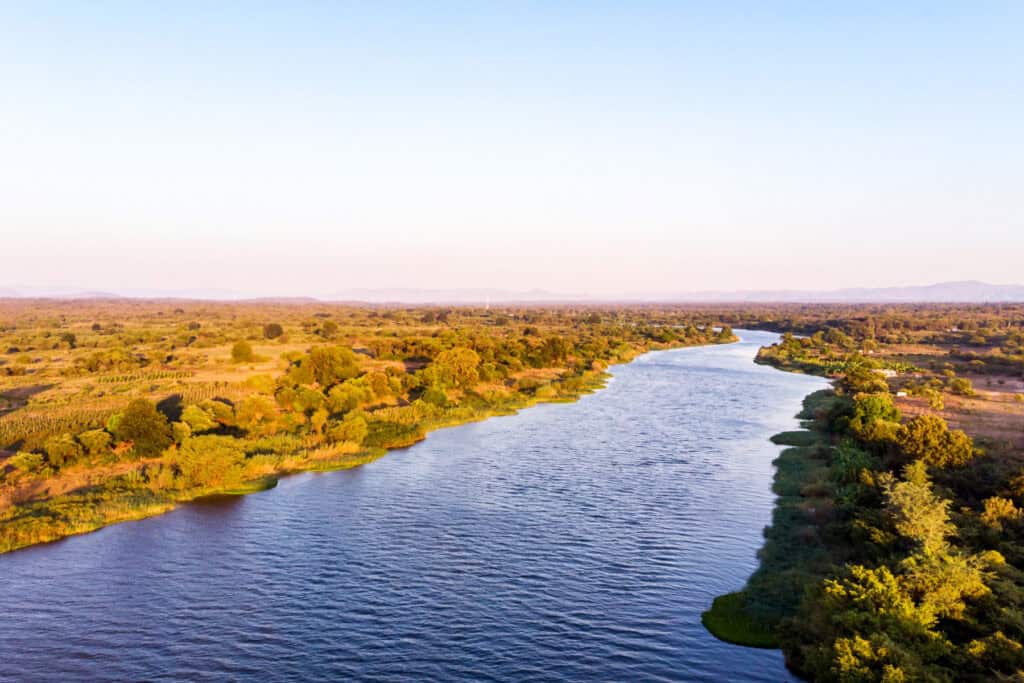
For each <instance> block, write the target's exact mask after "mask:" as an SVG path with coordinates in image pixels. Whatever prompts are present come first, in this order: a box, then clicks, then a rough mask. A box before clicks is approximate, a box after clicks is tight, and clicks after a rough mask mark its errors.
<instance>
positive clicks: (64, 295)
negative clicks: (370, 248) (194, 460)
mask: <svg viewBox="0 0 1024 683" xmlns="http://www.w3.org/2000/svg"><path fill="white" fill-rule="evenodd" d="M0 298H6V299H36V298H41V299H70V300H85V299H180V300H199V301H273V302H281V303H288V302H292V303H302V302H308V303H313V302H323V303H329V302H346V303H372V304H421V305H422V304H482V303H495V304H500V303H599V302H617V303H1014V302H1024V285H1014V284H1010V285H996V284H991V283H987V282H982V281H980V280H958V281H949V282H938V283H933V284H928V285H908V286H896V287H845V288H840V289H831V290H811V289H806V290H804V289H764V290H761V289H758V290H699V291H689V292H686V291H684V292H678V293H675V294H671V295H660V294H658V295H649V296H644V295H633V296H622V297H600V296H592V295H587V294H565V293H559V292H552V291H549V290H545V289H540V288H534V289H530V290H521V291H515V290H507V289H500V288H450V289H433V288H423V289H418V288H411V287H394V288H386V287H381V288H369V287H367V288H353V289H347V290H339V291H337V292H335V293H333V294H331V295H328V296H301V295H293V296H288V295H283V296H273V295H265V294H263V295H260V294H251V293H245V292H238V291H233V290H228V289H220V288H217V289H201V288H193V289H182V290H158V289H132V290H123V291H122V292H108V291H102V290H95V289H84V288H76V287H0Z"/></svg>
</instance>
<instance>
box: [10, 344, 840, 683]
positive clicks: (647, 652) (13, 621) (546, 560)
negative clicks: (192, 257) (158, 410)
mask: <svg viewBox="0 0 1024 683" xmlns="http://www.w3.org/2000/svg"><path fill="white" fill-rule="evenodd" d="M738 334H740V335H741V337H742V341H741V342H740V343H737V344H731V345H727V346H711V347H699V348H689V349H678V350H672V351H659V352H653V353H649V354H646V355H644V356H641V357H640V358H638V359H636V360H635V361H633V362H632V363H630V364H627V365H622V366H617V367H615V368H614V369H613V373H614V377H613V379H612V380H611V381H610V383H609V385H608V386H607V388H605V389H604V390H602V391H599V392H597V393H595V394H592V395H589V396H585V397H583V398H582V399H581V400H580V401H578V402H576V403H571V404H547V405H540V406H536V407H533V408H528V409H526V410H524V411H522V412H521V413H519V414H518V415H513V416H507V417H499V418H493V419H490V420H487V421H484V422H479V423H474V424H468V425H463V426H460V427H454V428H450V429H445V430H441V431H438V432H434V433H432V434H430V435H429V436H428V438H427V439H426V441H424V442H422V443H420V444H417V445H416V446H413V447H411V448H408V449H405V450H401V451H396V452H394V453H391V454H389V455H387V456H386V457H384V458H382V459H380V460H378V461H376V462H373V463H371V464H369V465H365V466H363V467H360V468H357V469H353V470H346V471H341V472H330V473H322V474H303V475H297V476H293V477H288V478H285V479H282V480H281V482H280V484H279V485H278V487H277V488H275V489H273V490H270V491H266V492H262V493H258V494H254V495H250V496H244V497H240V498H237V499H232V500H228V501H219V502H208V503H194V504H189V505H185V506H183V507H181V508H179V509H177V510H175V511H173V512H171V513H169V514H166V515H163V516H160V517H154V518H150V519H146V520H142V521H139V522H132V523H126V524H120V525H116V526H112V527H108V528H106V529H102V530H100V531H98V532H95V533H91V534H86V535H84V536H78V537H73V538H69V539H65V540H63V541H60V542H58V543H53V544H50V545H45V546H38V547H33V548H27V549H24V550H21V551H17V552H14V553H11V554H8V555H3V556H0V586H2V590H0V679H3V680H7V679H11V680H89V681H100V680H189V681H201V680H218V681H219V680H252V681H263V680H291V681H300V680H311V679H334V680H343V679H360V680H374V681H378V680H379V681H385V680H440V681H460V680H462V681H486V680H495V681H497V680H500V681H509V680H524V681H541V680H600V681H638V680H652V681H657V680H664V681H670V680H671V681H732V682H736V681H785V680H792V679H791V677H790V675H789V674H788V673H787V672H786V670H785V668H784V667H783V664H782V656H781V654H780V653H779V652H777V651H771V650H754V649H747V648H742V647H736V646H732V645H728V644H725V643H722V642H719V641H717V640H715V639H714V638H713V637H712V636H710V635H709V634H707V633H706V632H705V631H704V629H703V627H702V626H701V623H700V613H701V612H702V611H703V610H704V609H706V608H707V607H708V605H709V604H710V602H711V600H712V598H713V597H715V596H716V595H719V594H721V593H724V592H728V591H732V590H736V589H738V588H740V587H741V586H742V585H743V583H744V582H745V580H746V578H747V576H749V574H750V573H751V572H752V571H753V569H754V568H755V566H756V559H755V552H756V550H757V548H758V547H759V546H760V545H761V531H762V529H763V527H764V526H765V525H766V524H768V522H769V520H770V518H771V508H772V502H773V495H772V493H771V490H770V488H771V480H772V473H773V468H772V465H771V462H772V460H773V459H774V457H775V456H776V455H777V454H778V452H779V448H778V447H776V446H774V445H772V444H771V443H770V442H769V441H768V437H769V436H771V435H772V434H774V433H776V432H778V431H782V430H784V429H791V428H793V427H794V426H795V425H796V424H797V422H796V420H795V419H794V418H793V415H794V414H795V413H796V412H797V411H798V410H799V407H800V400H801V399H802V398H803V396H805V395H806V394H808V393H810V392H811V391H814V390H816V389H820V388H822V387H824V386H825V382H824V381H823V380H822V379H819V378H814V377H807V376H803V375H795V374H788V373H784V372H779V371H777V370H774V369H771V368H768V367H764V366H758V365H755V364H754V363H753V362H752V359H753V357H754V354H755V353H756V351H757V348H758V347H759V346H761V345H763V344H766V343H771V341H773V340H775V339H776V338H777V335H774V334H770V333H767V332H753V331H739V332H738Z"/></svg>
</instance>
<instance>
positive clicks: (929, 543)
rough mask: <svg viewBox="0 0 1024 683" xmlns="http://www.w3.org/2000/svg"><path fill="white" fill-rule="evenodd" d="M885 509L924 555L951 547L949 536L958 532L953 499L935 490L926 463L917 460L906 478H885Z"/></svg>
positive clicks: (905, 473) (905, 474)
mask: <svg viewBox="0 0 1024 683" xmlns="http://www.w3.org/2000/svg"><path fill="white" fill-rule="evenodd" d="M882 490H883V492H884V494H885V505H886V511H887V512H888V514H889V516H890V519H891V520H892V523H893V526H894V527H895V529H896V532H897V533H898V534H899V535H900V536H903V537H904V538H906V539H908V540H910V541H911V542H912V543H913V544H915V546H917V547H918V548H919V549H920V551H921V552H922V553H923V554H924V555H937V554H939V553H942V552H945V551H946V550H947V548H948V544H947V542H946V539H947V537H948V536H949V535H950V534H952V533H953V532H954V531H955V528H954V526H953V524H952V523H951V522H950V521H949V506H950V504H951V503H950V501H948V500H945V499H942V498H939V497H938V496H936V495H935V493H934V492H933V491H932V486H931V481H930V480H929V479H928V473H927V471H926V469H925V465H924V462H923V461H921V460H917V461H915V462H912V463H910V464H909V465H907V466H906V467H905V468H904V470H903V480H902V481H896V480H894V479H893V478H892V477H891V476H889V477H886V478H884V479H883V480H882Z"/></svg>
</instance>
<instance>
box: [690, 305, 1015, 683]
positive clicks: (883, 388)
mask: <svg viewBox="0 0 1024 683" xmlns="http://www.w3.org/2000/svg"><path fill="white" fill-rule="evenodd" d="M1019 309H1020V307H996V306H992V307H960V308H954V307H914V308H913V309H912V310H913V312H916V313H919V315H907V312H906V311H905V310H904V309H902V308H892V309H889V310H888V312H885V313H883V312H880V311H877V310H875V309H865V310H861V311H857V312H853V311H849V310H847V309H845V308H844V309H842V310H843V315H836V313H837V311H836V309H835V308H828V307H822V309H821V310H810V309H805V310H804V314H805V315H804V317H803V318H800V317H798V316H794V318H793V319H791V320H789V321H786V322H785V323H783V324H780V323H779V322H777V321H772V322H770V323H767V326H771V327H774V328H776V329H777V328H778V327H787V328H789V329H791V330H793V331H798V332H800V333H802V334H805V335H807V336H805V337H802V338H801V337H797V336H795V335H793V334H789V333H787V334H785V335H784V336H783V339H782V340H781V341H780V342H779V343H778V344H776V345H774V346H771V347H768V348H765V349H762V351H761V353H760V354H759V356H758V360H759V362H763V363H769V364H772V365H775V366H777V367H779V368H782V369H786V370H792V371H798V372H814V373H818V374H823V375H827V376H830V377H833V378H834V379H835V388H834V390H831V391H826V392H820V393H818V394H814V395H812V396H809V397H808V399H807V400H806V401H805V408H804V411H803V413H801V415H800V417H801V418H802V419H803V420H804V422H803V424H804V426H805V427H806V428H807V431H805V432H803V433H785V434H782V435H779V436H778V437H776V438H775V439H774V440H775V441H776V442H777V443H782V444H791V445H793V446H794V447H793V448H788V449H786V450H785V451H783V453H782V454H781V455H780V457H779V459H778V460H777V461H776V466H777V471H776V479H775V491H776V493H777V494H778V496H779V497H778V499H777V504H776V509H775V512H774V516H773V521H772V526H771V527H769V528H768V529H767V530H766V532H765V545H764V548H763V549H762V550H761V553H760V558H761V566H760V568H759V569H758V570H757V571H756V572H755V574H754V575H753V576H752V577H751V578H750V580H749V581H748V583H747V586H746V587H745V588H744V589H743V591H741V592H739V593H736V594H730V595H729V596H723V598H719V599H718V600H716V601H715V603H714V604H713V606H712V608H711V609H710V610H709V612H708V613H706V615H705V618H704V623H705V624H706V625H707V626H708V628H709V629H710V630H711V631H712V632H713V633H715V634H716V635H718V636H719V637H722V638H723V639H725V640H730V641H732V642H739V643H743V644H751V645H760V644H763V643H765V642H769V640H770V639H769V638H768V637H767V636H765V635H764V634H765V632H767V633H769V634H771V636H773V637H774V639H775V641H776V642H778V644H779V645H780V646H781V647H782V649H783V651H784V652H785V654H786V658H787V663H788V664H789V666H790V667H791V668H792V669H793V670H795V671H796V672H797V673H799V674H800V675H802V676H805V677H807V678H809V679H812V680H817V681H843V682H846V681H851V682H852V681H857V682H860V681H887V682H888V681H990V680H1021V679H1024V617H1022V615H1024V574H1022V573H1021V571H1020V569H1021V562H1022V561H1024V524H1022V513H1021V507H1020V506H1021V504H1022V503H1024V442H1022V439H1024V411H1022V410H1021V409H1020V407H1019V406H1020V404H1021V401H1020V400H1019V399H1018V398H1017V397H1019V396H1020V395H1021V392H1022V391H1024V382H1022V380H1024V354H1022V344H1021V342H1022V331H1024V329H1022V325H1024V322H1022V318H1021V317H1020V315H1019V313H1020V310H1019ZM1015 314H1016V315H1015ZM965 346H968V347H970V350H969V351H965V350H964V347H965ZM965 375H970V377H967V376H965ZM979 383H981V384H983V385H984V386H985V389H981V390H979V389H977V388H976V385H977V384H979ZM951 423H955V424H954V425H953V426H951ZM961 428H962V429H961ZM724 598H727V600H724V602H723V599H724ZM737 625H738V626H737ZM750 625H752V626H753V627H754V628H753V630H752V631H751V630H748V629H749V626H750ZM748 634H753V635H752V636H751V635H748Z"/></svg>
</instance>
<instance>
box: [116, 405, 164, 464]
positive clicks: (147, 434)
mask: <svg viewBox="0 0 1024 683" xmlns="http://www.w3.org/2000/svg"><path fill="white" fill-rule="evenodd" d="M114 436H115V437H116V438H117V440H118V441H130V442H131V443H132V445H133V448H134V451H135V453H136V455H139V456H141V457H150V456H154V455H157V454H159V453H160V451H162V450H163V449H165V448H167V447H168V446H170V445H171V442H172V437H171V425H170V423H169V422H168V421H167V418H166V417H164V415H163V414H162V413H160V412H159V411H158V410H157V409H156V406H155V405H153V404H152V403H150V402H149V401H147V400H146V399H144V398H138V399H135V400H134V401H132V402H131V403H129V404H128V407H127V408H125V410H124V412H123V413H121V417H120V419H119V420H117V424H116V427H115V431H114Z"/></svg>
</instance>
